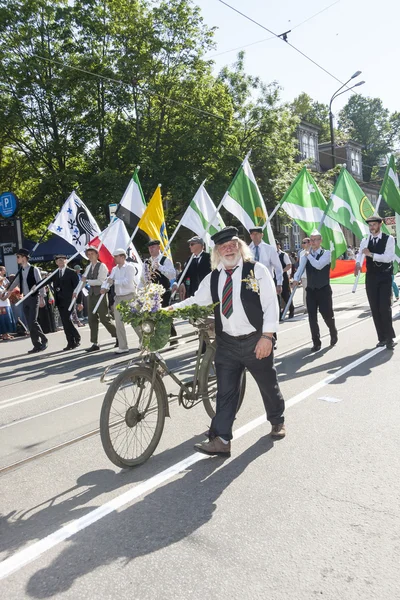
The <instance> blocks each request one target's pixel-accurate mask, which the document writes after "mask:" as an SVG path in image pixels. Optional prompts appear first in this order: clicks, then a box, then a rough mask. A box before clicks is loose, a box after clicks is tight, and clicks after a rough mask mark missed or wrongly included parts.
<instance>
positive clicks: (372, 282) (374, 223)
mask: <svg viewBox="0 0 400 600" xmlns="http://www.w3.org/2000/svg"><path fill="white" fill-rule="evenodd" d="M366 222H367V223H368V225H369V231H370V234H369V236H368V237H367V238H364V239H363V240H361V243H360V250H359V253H358V255H357V259H356V267H355V270H354V275H358V273H359V272H360V269H361V266H362V262H363V260H364V258H365V260H366V262H367V274H366V278H365V288H366V290H367V297H368V302H369V305H370V307H371V313H372V318H373V320H374V324H375V329H376V333H377V334H378V343H377V347H379V346H386V348H387V349H388V350H393V348H394V338H395V337H396V334H395V332H394V329H393V323H392V308H391V294H392V274H393V261H394V258H395V243H394V238H393V237H392V236H391V235H387V234H386V233H383V232H382V231H381V227H382V219H381V217H380V216H379V215H378V214H374V215H372V217H370V218H369V219H366Z"/></svg>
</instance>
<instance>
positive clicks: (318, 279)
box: [293, 229, 338, 352]
mask: <svg viewBox="0 0 400 600" xmlns="http://www.w3.org/2000/svg"><path fill="white" fill-rule="evenodd" d="M321 242H322V236H321V234H320V232H319V231H318V230H317V229H315V230H314V231H313V232H312V234H311V235H310V245H311V248H310V250H306V251H305V252H304V254H303V253H302V256H301V259H300V264H299V268H298V269H297V271H296V273H295V275H294V277H293V287H296V286H298V285H299V279H300V276H301V273H302V271H303V270H304V268H305V269H306V272H307V311H308V322H309V324H310V329H311V337H312V341H313V347H312V348H311V352H318V350H320V349H321V337H320V332H319V325H318V311H319V312H320V313H321V315H322V318H323V319H324V321H325V323H326V325H327V327H328V329H329V332H330V334H331V346H335V345H336V344H337V341H338V332H337V329H336V325H335V316H334V314H333V305H332V288H331V286H330V284H329V274H330V268H331V253H330V251H329V250H324V249H323V248H321Z"/></svg>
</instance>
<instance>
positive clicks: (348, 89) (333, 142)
mask: <svg viewBox="0 0 400 600" xmlns="http://www.w3.org/2000/svg"><path fill="white" fill-rule="evenodd" d="M359 75H361V71H356V72H355V73H354V74H353V75H352V76H351V77H350V79H349V80H348V81H346V83H344V84H343V85H342V86H340V88H339V89H338V90H336V92H335V93H334V94H333V96H332V98H331V100H330V102H329V128H330V132H331V153H332V168H335V166H336V156H335V132H334V129H333V113H332V102H333V101H334V99H335V98H337V97H338V96H340V95H341V94H345V93H346V92H349V91H350V90H352V89H353V88H355V87H358V86H359V85H363V84H364V83H365V81H359V82H358V83H356V84H354V85H353V86H352V87H350V88H347V89H346V90H343V88H344V87H345V86H346V85H347V84H348V83H349V82H350V81H351V80H352V79H354V78H355V77H358V76H359ZM340 90H343V92H341V91H340Z"/></svg>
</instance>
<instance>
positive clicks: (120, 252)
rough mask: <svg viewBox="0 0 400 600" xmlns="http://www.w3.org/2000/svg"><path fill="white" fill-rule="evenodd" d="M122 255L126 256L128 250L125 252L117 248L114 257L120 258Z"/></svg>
mask: <svg viewBox="0 0 400 600" xmlns="http://www.w3.org/2000/svg"><path fill="white" fill-rule="evenodd" d="M120 254H123V255H124V256H126V250H124V249H123V248H117V249H116V250H114V252H113V256H119V255H120Z"/></svg>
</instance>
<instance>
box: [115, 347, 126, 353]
mask: <svg viewBox="0 0 400 600" xmlns="http://www.w3.org/2000/svg"><path fill="white" fill-rule="evenodd" d="M127 352H129V348H116V349H115V350H114V354H126V353H127Z"/></svg>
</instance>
